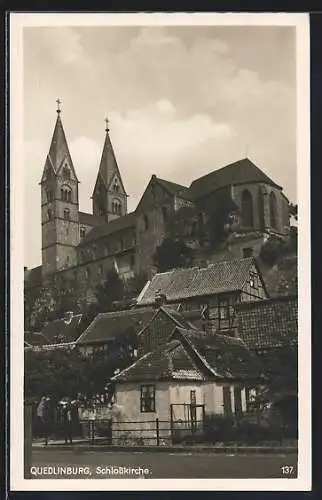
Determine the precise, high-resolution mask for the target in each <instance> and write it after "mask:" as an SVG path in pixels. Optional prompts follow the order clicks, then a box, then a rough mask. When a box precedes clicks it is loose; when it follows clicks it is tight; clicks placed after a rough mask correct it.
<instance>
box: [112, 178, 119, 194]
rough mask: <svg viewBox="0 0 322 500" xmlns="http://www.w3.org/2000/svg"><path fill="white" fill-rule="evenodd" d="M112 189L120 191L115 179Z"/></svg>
mask: <svg viewBox="0 0 322 500" xmlns="http://www.w3.org/2000/svg"><path fill="white" fill-rule="evenodd" d="M113 189H114V191H119V189H120V186H119V183H118V181H117V179H115V180H114V184H113Z"/></svg>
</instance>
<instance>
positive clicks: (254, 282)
mask: <svg viewBox="0 0 322 500" xmlns="http://www.w3.org/2000/svg"><path fill="white" fill-rule="evenodd" d="M249 286H250V287H251V288H254V289H255V290H257V289H258V276H257V274H256V273H253V272H251V273H250V275H249Z"/></svg>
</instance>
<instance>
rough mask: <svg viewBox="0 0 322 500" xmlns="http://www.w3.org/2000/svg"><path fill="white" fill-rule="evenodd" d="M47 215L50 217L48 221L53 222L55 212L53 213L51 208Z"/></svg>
mask: <svg viewBox="0 0 322 500" xmlns="http://www.w3.org/2000/svg"><path fill="white" fill-rule="evenodd" d="M47 215H48V220H52V218H53V211H52V209H51V208H48V210H47Z"/></svg>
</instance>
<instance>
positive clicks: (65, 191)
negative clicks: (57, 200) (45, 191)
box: [60, 186, 72, 201]
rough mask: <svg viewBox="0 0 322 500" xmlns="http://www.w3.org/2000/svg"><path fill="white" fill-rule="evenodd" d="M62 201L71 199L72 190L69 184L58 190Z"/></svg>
mask: <svg viewBox="0 0 322 500" xmlns="http://www.w3.org/2000/svg"><path fill="white" fill-rule="evenodd" d="M60 197H61V199H62V201H72V190H71V188H70V187H69V186H63V187H62V188H61V190H60Z"/></svg>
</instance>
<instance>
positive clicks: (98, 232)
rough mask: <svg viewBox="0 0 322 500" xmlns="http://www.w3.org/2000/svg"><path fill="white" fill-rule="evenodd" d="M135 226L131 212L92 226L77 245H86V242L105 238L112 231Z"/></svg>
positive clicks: (115, 231) (133, 214) (133, 215)
mask: <svg viewBox="0 0 322 500" xmlns="http://www.w3.org/2000/svg"><path fill="white" fill-rule="evenodd" d="M134 226H135V213H134V212H131V213H129V214H127V215H124V216H123V217H119V218H118V219H114V220H112V221H111V222H109V223H108V224H107V223H105V224H103V225H99V226H96V227H93V229H91V230H90V232H89V233H87V234H86V236H85V237H84V238H83V240H82V241H81V242H80V244H79V246H84V245H87V244H88V243H92V242H94V241H96V240H99V239H101V238H105V236H108V235H110V234H113V233H117V232H119V231H123V230H124V229H129V228H131V227H134Z"/></svg>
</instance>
